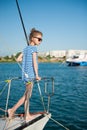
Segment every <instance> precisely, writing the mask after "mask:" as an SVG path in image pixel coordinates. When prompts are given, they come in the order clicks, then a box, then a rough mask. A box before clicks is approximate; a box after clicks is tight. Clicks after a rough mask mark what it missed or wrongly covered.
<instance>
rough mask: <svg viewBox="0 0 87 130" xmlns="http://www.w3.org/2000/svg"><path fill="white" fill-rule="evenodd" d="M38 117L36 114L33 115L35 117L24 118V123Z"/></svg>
mask: <svg viewBox="0 0 87 130" xmlns="http://www.w3.org/2000/svg"><path fill="white" fill-rule="evenodd" d="M37 116H38V114H35V115H33V114H32V115H30V114H29V115H27V116H26V117H25V120H26V122H28V121H30V120H33V119H34V118H36V117H37Z"/></svg>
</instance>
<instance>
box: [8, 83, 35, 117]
mask: <svg viewBox="0 0 87 130" xmlns="http://www.w3.org/2000/svg"><path fill="white" fill-rule="evenodd" d="M32 87H33V83H29V84H26V91H25V94H24V96H23V97H22V98H21V99H20V100H19V101H18V102H17V104H15V105H14V106H13V107H12V108H11V109H8V114H9V117H10V118H11V117H12V116H13V115H14V113H15V111H16V110H17V109H18V108H19V107H20V106H21V105H22V104H23V103H24V106H25V118H26V117H30V114H29V98H30V97H31V94H32Z"/></svg>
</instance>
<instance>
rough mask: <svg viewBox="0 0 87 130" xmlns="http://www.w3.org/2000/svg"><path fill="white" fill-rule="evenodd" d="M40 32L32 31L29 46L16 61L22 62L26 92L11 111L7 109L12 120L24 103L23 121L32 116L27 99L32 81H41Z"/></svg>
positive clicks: (30, 91) (29, 95)
mask: <svg viewBox="0 0 87 130" xmlns="http://www.w3.org/2000/svg"><path fill="white" fill-rule="evenodd" d="M42 36H43V34H42V32H40V31H38V30H36V29H34V28H33V29H32V30H31V32H30V35H29V45H28V46H27V47H26V48H25V49H24V50H23V53H21V54H20V55H19V57H18V58H17V61H18V62H19V61H22V80H23V81H24V82H25V84H26V90H25V93H24V95H23V97H21V99H20V100H19V101H18V102H17V104H16V105H14V106H13V107H12V108H11V109H8V115H9V118H12V116H13V115H14V113H15V111H16V110H17V109H18V108H19V107H20V106H21V105H22V104H23V103H24V107H25V120H30V119H32V118H33V116H31V115H30V113H29V98H30V97H31V94H32V88H33V80H34V79H36V80H41V77H39V75H38V61H37V48H36V45H39V44H40V43H41V41H42Z"/></svg>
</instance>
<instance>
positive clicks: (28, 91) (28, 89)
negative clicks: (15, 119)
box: [24, 82, 33, 120]
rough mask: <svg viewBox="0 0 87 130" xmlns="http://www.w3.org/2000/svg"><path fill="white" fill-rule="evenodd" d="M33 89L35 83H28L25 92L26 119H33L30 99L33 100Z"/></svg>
mask: <svg viewBox="0 0 87 130" xmlns="http://www.w3.org/2000/svg"><path fill="white" fill-rule="evenodd" d="M32 88H33V83H32V82H30V83H27V84H26V92H25V102H24V108H25V119H26V120H27V119H31V115H30V113H29V105H30V104H29V103H30V102H29V99H30V98H31V95H32Z"/></svg>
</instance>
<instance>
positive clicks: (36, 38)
mask: <svg viewBox="0 0 87 130" xmlns="http://www.w3.org/2000/svg"><path fill="white" fill-rule="evenodd" d="M32 41H33V42H34V44H35V45H39V44H40V43H41V42H42V35H40V34H38V35H36V36H34V37H33V38H32Z"/></svg>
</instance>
